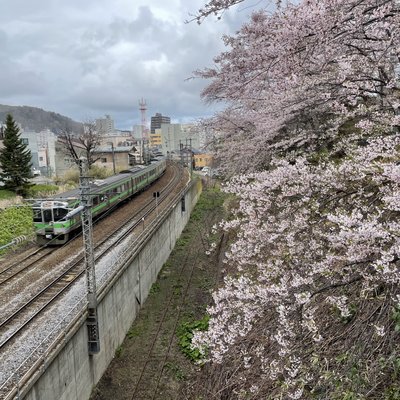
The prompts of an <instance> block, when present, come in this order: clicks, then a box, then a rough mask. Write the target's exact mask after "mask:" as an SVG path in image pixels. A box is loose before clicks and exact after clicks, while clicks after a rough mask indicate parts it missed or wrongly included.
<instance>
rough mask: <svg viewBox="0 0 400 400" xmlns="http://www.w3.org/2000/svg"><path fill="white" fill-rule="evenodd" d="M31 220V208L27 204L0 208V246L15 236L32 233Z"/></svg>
mask: <svg viewBox="0 0 400 400" xmlns="http://www.w3.org/2000/svg"><path fill="white" fill-rule="evenodd" d="M32 221H33V215H32V209H31V208H30V207H29V206H20V207H9V208H7V209H5V210H0V226H1V230H0V246H3V245H5V244H7V243H10V242H11V241H12V240H13V239H14V238H16V237H17V236H21V235H26V236H30V235H32V233H33V223H32ZM0 253H1V252H0Z"/></svg>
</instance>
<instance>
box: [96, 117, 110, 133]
mask: <svg viewBox="0 0 400 400" xmlns="http://www.w3.org/2000/svg"><path fill="white" fill-rule="evenodd" d="M96 131H97V132H99V133H100V134H101V135H108V134H110V133H112V132H114V120H113V119H112V118H111V117H110V116H109V115H106V116H105V118H99V119H96Z"/></svg>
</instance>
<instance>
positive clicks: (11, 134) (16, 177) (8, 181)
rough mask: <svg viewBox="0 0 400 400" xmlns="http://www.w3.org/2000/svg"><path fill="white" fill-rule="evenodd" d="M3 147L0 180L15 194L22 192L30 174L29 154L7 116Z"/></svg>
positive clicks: (11, 118) (16, 129) (12, 122)
mask: <svg viewBox="0 0 400 400" xmlns="http://www.w3.org/2000/svg"><path fill="white" fill-rule="evenodd" d="M3 145H4V147H3V148H2V149H0V166H1V169H2V171H1V172H0V180H1V181H2V182H4V184H5V186H6V187H7V188H9V189H11V190H14V191H16V192H20V191H23V189H24V187H25V186H26V184H27V183H28V179H29V178H31V177H32V174H31V167H32V163H31V152H30V150H29V149H28V148H27V145H26V144H25V143H24V142H23V141H22V139H21V138H20V133H19V129H18V127H17V124H16V123H15V121H14V119H13V117H12V116H11V115H10V114H8V115H7V118H6V127H5V129H4V141H3Z"/></svg>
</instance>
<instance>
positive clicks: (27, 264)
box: [0, 247, 55, 291]
mask: <svg viewBox="0 0 400 400" xmlns="http://www.w3.org/2000/svg"><path fill="white" fill-rule="evenodd" d="M54 251H55V249H52V248H47V247H40V248H39V249H36V250H34V251H33V252H31V253H29V254H28V255H26V256H24V257H23V258H22V259H21V260H18V261H17V262H15V263H13V264H11V265H9V266H7V267H6V268H4V269H3V270H2V271H0V291H1V286H3V285H4V284H6V283H9V282H10V281H11V280H12V279H14V278H16V277H18V276H19V275H20V274H22V273H24V272H26V271H27V270H28V269H29V268H32V267H34V266H35V265H36V264H37V263H38V262H39V261H42V260H44V259H46V257H48V256H49V255H50V254H51V253H53V252H54Z"/></svg>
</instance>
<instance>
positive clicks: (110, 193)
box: [32, 159, 166, 245]
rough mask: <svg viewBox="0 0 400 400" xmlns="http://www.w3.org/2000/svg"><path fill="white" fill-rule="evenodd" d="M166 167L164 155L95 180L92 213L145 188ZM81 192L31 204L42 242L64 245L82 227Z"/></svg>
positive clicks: (96, 214)
mask: <svg viewBox="0 0 400 400" xmlns="http://www.w3.org/2000/svg"><path fill="white" fill-rule="evenodd" d="M165 169H166V161H165V160H164V159H163V160H159V161H156V162H153V163H151V164H150V165H149V166H147V167H145V168H143V169H140V168H137V169H132V170H127V171H123V172H121V173H120V174H118V175H114V176H111V177H109V178H107V179H103V180H96V181H93V183H92V184H91V187H90V195H91V198H92V207H91V211H92V216H93V217H96V216H98V215H100V214H102V213H104V212H106V211H108V210H109V209H111V208H112V207H114V206H115V205H116V204H118V203H119V202H121V201H123V200H125V199H127V198H129V197H131V196H133V195H134V194H135V193H137V192H139V191H141V190H143V189H144V188H145V187H147V186H148V185H150V184H151V183H152V182H154V181H155V180H157V179H158V178H159V177H160V176H161V175H163V173H164V172H165ZM79 194H80V192H79V189H74V190H70V191H68V192H65V193H61V194H57V195H56V196H54V197H49V198H47V199H44V200H39V201H36V202H35V203H34V204H33V205H32V209H33V223H34V227H35V231H36V241H37V243H38V244H39V245H62V244H64V243H66V242H67V241H68V240H69V239H70V238H71V236H72V235H73V234H74V233H75V232H76V230H77V229H79V228H80V227H81V213H80V211H81V207H80V203H79Z"/></svg>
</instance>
